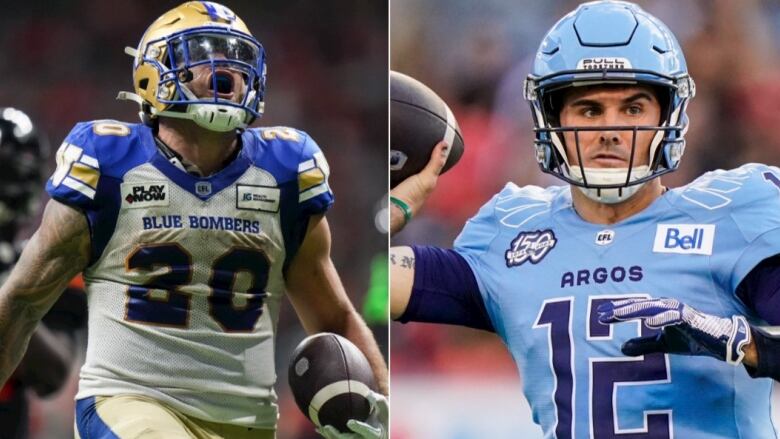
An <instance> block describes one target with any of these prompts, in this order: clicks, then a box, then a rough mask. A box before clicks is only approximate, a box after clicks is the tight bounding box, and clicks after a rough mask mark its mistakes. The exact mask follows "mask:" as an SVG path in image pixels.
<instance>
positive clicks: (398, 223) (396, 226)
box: [390, 204, 406, 236]
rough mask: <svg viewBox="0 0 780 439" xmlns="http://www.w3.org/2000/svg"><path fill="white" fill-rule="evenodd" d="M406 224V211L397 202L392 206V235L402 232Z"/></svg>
mask: <svg viewBox="0 0 780 439" xmlns="http://www.w3.org/2000/svg"><path fill="white" fill-rule="evenodd" d="M405 225H406V218H405V217H404V212H403V211H402V210H401V209H400V208H399V207H398V206H396V205H395V204H393V205H391V206H390V236H393V235H395V234H396V233H398V232H400V231H401V230H402V229H403V228H404V226H405Z"/></svg>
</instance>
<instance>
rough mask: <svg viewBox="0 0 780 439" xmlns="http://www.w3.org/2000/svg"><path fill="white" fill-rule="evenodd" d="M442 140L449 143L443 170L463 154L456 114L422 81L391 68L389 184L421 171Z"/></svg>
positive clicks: (392, 184) (461, 137) (396, 182)
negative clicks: (434, 148)
mask: <svg viewBox="0 0 780 439" xmlns="http://www.w3.org/2000/svg"><path fill="white" fill-rule="evenodd" d="M442 140H444V141H446V142H447V143H448V144H449V145H450V151H449V156H448V157H447V162H446V164H445V165H444V169H443V170H442V174H443V173H444V172H446V171H447V170H449V169H450V168H452V167H453V166H454V165H455V163H457V162H458V160H460V157H461V156H462V155H463V135H461V132H460V128H459V127H458V122H457V121H456V120H455V116H454V115H453V114H452V111H451V110H450V108H449V107H448V106H447V104H446V103H445V102H444V100H442V99H441V98H440V97H439V96H438V95H437V94H436V93H434V92H433V90H431V89H430V88H428V87H427V86H426V85H425V84H423V83H422V82H420V81H418V80H416V79H414V78H412V77H410V76H407V75H404V74H403V73H398V72H395V71H391V72H390V187H395V186H397V185H398V183H400V182H402V181H404V180H405V179H406V178H407V177H409V176H411V175H414V174H417V173H418V172H420V171H422V169H423V168H424V167H425V165H426V164H427V163H428V160H429V159H430V157H431V151H432V150H433V147H434V146H436V144H437V143H439V142H441V141H442Z"/></svg>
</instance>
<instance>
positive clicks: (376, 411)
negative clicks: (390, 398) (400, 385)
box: [317, 392, 389, 439]
mask: <svg viewBox="0 0 780 439" xmlns="http://www.w3.org/2000/svg"><path fill="white" fill-rule="evenodd" d="M366 399H368V402H369V403H370V404H371V412H370V414H369V415H368V419H366V422H361V421H358V420H356V419H351V420H349V421H347V428H349V429H350V430H352V433H342V432H340V431H338V430H337V429H336V427H334V426H332V425H325V426H322V427H319V428H317V433H319V434H320V435H321V436H322V437H324V438H325V439H387V425H388V422H389V409H388V404H387V398H385V397H384V395H382V394H380V393H376V392H371V393H369V394H368V395H366Z"/></svg>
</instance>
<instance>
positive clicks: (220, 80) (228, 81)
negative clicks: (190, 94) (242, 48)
mask: <svg viewBox="0 0 780 439" xmlns="http://www.w3.org/2000/svg"><path fill="white" fill-rule="evenodd" d="M215 87H216V92H217V94H224V95H229V94H233V77H232V76H231V75H230V74H228V73H225V72H217V73H215V74H213V75H212V77H211V78H209V90H214V88H215Z"/></svg>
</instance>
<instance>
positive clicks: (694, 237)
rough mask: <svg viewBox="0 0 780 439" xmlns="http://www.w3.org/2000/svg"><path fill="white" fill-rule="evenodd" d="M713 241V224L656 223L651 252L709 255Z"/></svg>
mask: <svg viewBox="0 0 780 439" xmlns="http://www.w3.org/2000/svg"><path fill="white" fill-rule="evenodd" d="M714 242H715V225H714V224H658V226H657V227H656V231H655V240H654V242H653V252H654V253H677V254H690V255H711V254H712V246H713V244H714Z"/></svg>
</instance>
